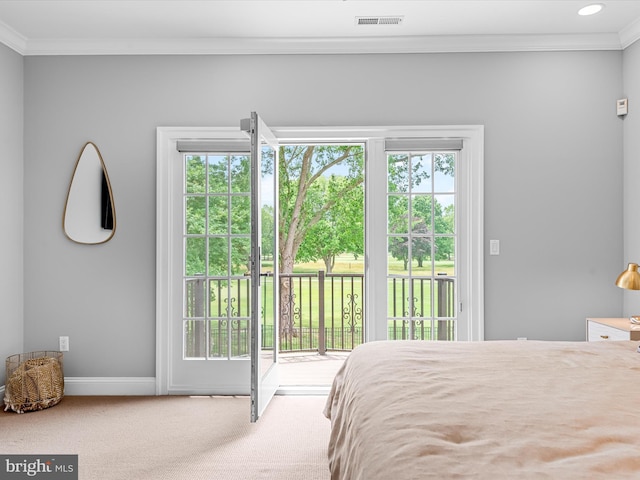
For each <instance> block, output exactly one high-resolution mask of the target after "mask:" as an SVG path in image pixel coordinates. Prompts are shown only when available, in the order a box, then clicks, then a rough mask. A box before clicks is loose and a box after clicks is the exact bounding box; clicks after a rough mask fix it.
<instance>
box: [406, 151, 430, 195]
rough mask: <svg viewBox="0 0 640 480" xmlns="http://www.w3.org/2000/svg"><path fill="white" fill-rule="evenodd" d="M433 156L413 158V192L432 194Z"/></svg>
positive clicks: (428, 154) (422, 155) (427, 154)
mask: <svg viewBox="0 0 640 480" xmlns="http://www.w3.org/2000/svg"><path fill="white" fill-rule="evenodd" d="M431 191H432V189H431V154H430V153H425V154H421V155H412V156H411V192H413V193H429V192H431Z"/></svg>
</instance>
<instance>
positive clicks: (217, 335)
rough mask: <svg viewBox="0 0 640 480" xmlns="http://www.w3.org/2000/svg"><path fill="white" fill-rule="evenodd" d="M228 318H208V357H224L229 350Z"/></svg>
mask: <svg viewBox="0 0 640 480" xmlns="http://www.w3.org/2000/svg"><path fill="white" fill-rule="evenodd" d="M228 325H229V320H209V357H211V358H225V357H227V355H228V351H229V342H228V339H229V331H228V328H227V326H228Z"/></svg>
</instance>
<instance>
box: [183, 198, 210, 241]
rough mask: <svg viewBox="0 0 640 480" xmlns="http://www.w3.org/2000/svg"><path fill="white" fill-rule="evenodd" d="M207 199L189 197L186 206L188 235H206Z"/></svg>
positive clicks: (186, 229)
mask: <svg viewBox="0 0 640 480" xmlns="http://www.w3.org/2000/svg"><path fill="white" fill-rule="evenodd" d="M206 205H207V204H206V201H205V197H203V196H198V197H194V196H187V198H186V205H185V209H186V211H185V232H186V233H187V235H194V234H195V235H204V228H205V226H204V225H205V222H206V218H207V208H206Z"/></svg>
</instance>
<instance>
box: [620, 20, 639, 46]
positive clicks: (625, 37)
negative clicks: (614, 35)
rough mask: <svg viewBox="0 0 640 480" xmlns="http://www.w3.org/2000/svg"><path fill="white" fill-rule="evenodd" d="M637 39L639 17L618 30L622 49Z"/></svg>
mask: <svg viewBox="0 0 640 480" xmlns="http://www.w3.org/2000/svg"><path fill="white" fill-rule="evenodd" d="M638 39H640V18H638V19H636V20H634V21H633V22H631V23H630V24H629V25H627V26H626V27H624V28H623V29H622V30H620V44H621V45H622V49H625V48H627V47H628V46H629V45H631V44H632V43H634V42H636V41H637V40H638Z"/></svg>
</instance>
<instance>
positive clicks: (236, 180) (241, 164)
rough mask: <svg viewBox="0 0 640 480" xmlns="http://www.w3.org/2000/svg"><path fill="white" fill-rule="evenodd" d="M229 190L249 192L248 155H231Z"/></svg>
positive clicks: (249, 164)
mask: <svg viewBox="0 0 640 480" xmlns="http://www.w3.org/2000/svg"><path fill="white" fill-rule="evenodd" d="M231 192H232V193H249V192H251V162H250V157H249V156H246V155H242V156H234V157H231Z"/></svg>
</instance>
